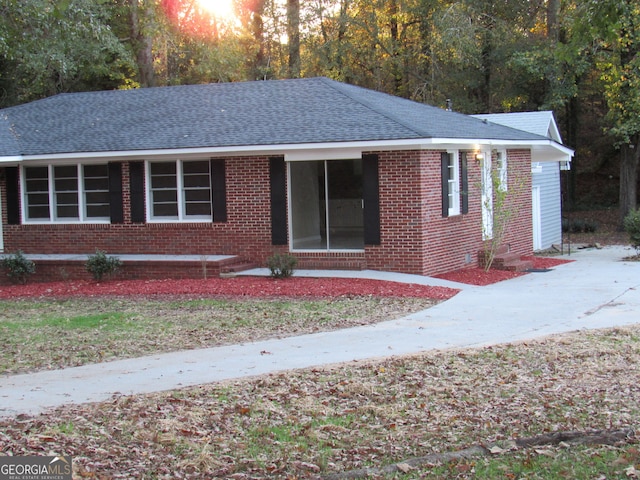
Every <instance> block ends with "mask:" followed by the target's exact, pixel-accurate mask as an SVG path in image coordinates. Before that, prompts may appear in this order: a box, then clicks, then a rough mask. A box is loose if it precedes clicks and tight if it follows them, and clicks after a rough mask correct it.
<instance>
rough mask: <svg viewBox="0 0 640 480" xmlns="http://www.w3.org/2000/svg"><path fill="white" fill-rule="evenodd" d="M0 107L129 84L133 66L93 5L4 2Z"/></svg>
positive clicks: (74, 0)
mask: <svg viewBox="0 0 640 480" xmlns="http://www.w3.org/2000/svg"><path fill="white" fill-rule="evenodd" d="M0 13H1V15H0V37H1V38H2V40H1V41H0V53H1V54H2V56H1V59H2V60H1V61H0V86H1V88H2V92H3V95H2V98H1V100H0V105H1V106H8V105H15V104H18V103H23V102H27V101H30V100H35V99H38V98H42V97H46V96H50V95H54V94H56V93H61V92H71V91H79V90H104V89H111V88H118V87H120V86H122V85H125V84H126V83H127V82H128V81H129V79H130V78H131V75H132V73H133V66H134V63H133V61H132V58H131V56H130V55H129V53H128V51H127V50H126V48H124V47H123V45H122V44H121V43H120V42H119V39H118V38H117V37H116V35H114V33H113V31H112V29H111V27H110V26H109V24H108V20H109V18H110V12H109V10H108V6H107V5H106V4H103V3H101V2H95V1H91V0H66V1H64V2H62V1H54V0H5V1H3V2H2V4H0Z"/></svg>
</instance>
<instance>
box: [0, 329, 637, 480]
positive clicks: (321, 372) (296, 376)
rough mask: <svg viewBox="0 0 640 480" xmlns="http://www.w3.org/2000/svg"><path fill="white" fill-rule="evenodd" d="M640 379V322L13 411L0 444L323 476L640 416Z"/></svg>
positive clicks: (127, 460) (172, 473)
mask: <svg viewBox="0 0 640 480" xmlns="http://www.w3.org/2000/svg"><path fill="white" fill-rule="evenodd" d="M638 378H640V325H635V326H631V327H627V328H616V329H609V330H602V331H584V332H579V333H573V334H567V335H562V336H557V337H550V338H546V339H542V340H537V341H530V342H524V343H518V344H511V345H503V346H496V347H487V348H481V349H471V350H453V351H442V352H431V353H425V354H421V355H415V356H409V357H398V358H388V359H382V360H380V361H375V362H372V361H366V362H352V363H349V364H341V365H335V366H332V367H330V368H322V369H308V370H301V371H295V372H288V373H283V374H273V375H267V376H263V377H258V378H252V379H242V380H238V381H233V382H227V383H224V384H213V385H205V386H201V387H198V388H191V389H185V390H180V391H174V392H167V393H159V394H153V395H145V396H136V397H117V398H114V399H113V400H112V401H110V402H105V403H100V404H93V405H83V406H69V407H65V408H60V409H57V410H55V411H53V412H52V413H50V414H47V415H40V416H37V417H33V418H30V417H21V418H20V419H17V420H12V421H3V422H0V432H2V433H0V451H2V452H4V453H5V454H13V455H27V454H47V453H56V454H67V455H72V456H73V457H74V468H75V470H76V471H75V475H74V478H96V477H97V478H161V479H165V478H166V479H169V478H237V479H244V478H247V479H248V478H316V477H318V476H323V475H330V474H334V473H340V472H346V471H350V470H355V469H359V468H363V467H381V466H384V465H388V464H391V463H396V462H402V461H403V460H404V459H408V458H413V457H420V456H423V455H429V454H438V453H443V452H448V451H459V450H464V449H465V448H470V447H471V446H474V445H487V444H497V445H500V444H504V445H507V444H512V443H513V442H512V440H513V439H516V438H526V437H532V436H536V435H544V434H553V432H562V431H591V430H616V429H623V428H628V427H629V426H631V427H633V426H635V427H637V422H638V418H639V416H640V384H639V383H638ZM627 441H637V437H636V438H632V437H630V438H629V439H628V440H627ZM505 448H507V447H505ZM509 448H511V447H509ZM523 448H524V447H523ZM639 461H640V460H639ZM429 468H430V467H429V466H425V467H423V469H422V470H418V471H417V472H415V474H416V475H418V476H425V477H426V476H428V472H429ZM102 476H104V477H102ZM459 477H460V478H472V477H473V474H472V472H470V473H468V475H467V476H464V475H462V474H461V475H459Z"/></svg>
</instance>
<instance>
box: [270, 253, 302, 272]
mask: <svg viewBox="0 0 640 480" xmlns="http://www.w3.org/2000/svg"><path fill="white" fill-rule="evenodd" d="M296 265H298V259H297V258H296V257H294V256H292V255H288V254H275V255H273V256H272V257H269V258H267V267H269V270H270V271H271V276H272V277H273V278H288V277H290V276H291V275H293V270H294V268H295V267H296Z"/></svg>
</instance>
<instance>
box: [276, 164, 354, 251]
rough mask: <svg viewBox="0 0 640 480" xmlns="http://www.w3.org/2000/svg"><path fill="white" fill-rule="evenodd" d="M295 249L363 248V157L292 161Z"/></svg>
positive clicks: (293, 237)
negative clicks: (356, 158)
mask: <svg viewBox="0 0 640 480" xmlns="http://www.w3.org/2000/svg"><path fill="white" fill-rule="evenodd" d="M289 174H290V180H291V181H290V185H291V196H290V198H291V230H292V232H291V233H292V242H293V245H292V247H293V249H294V250H362V249H364V221H363V203H362V160H327V161H311V162H291V163H290V164H289Z"/></svg>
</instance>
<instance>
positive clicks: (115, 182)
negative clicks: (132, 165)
mask: <svg viewBox="0 0 640 480" xmlns="http://www.w3.org/2000/svg"><path fill="white" fill-rule="evenodd" d="M109 214H110V216H111V223H123V222H124V212H123V209H122V164H121V163H119V162H109Z"/></svg>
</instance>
